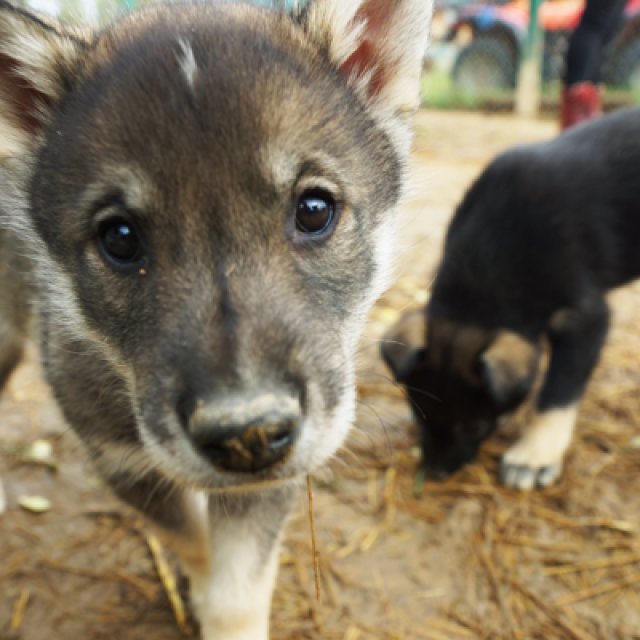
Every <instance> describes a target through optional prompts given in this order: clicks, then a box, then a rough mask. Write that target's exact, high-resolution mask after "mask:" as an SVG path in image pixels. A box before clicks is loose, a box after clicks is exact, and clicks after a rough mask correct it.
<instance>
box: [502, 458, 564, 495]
mask: <svg viewBox="0 0 640 640" xmlns="http://www.w3.org/2000/svg"><path fill="white" fill-rule="evenodd" d="M561 473H562V462H557V463H554V464H550V465H545V466H542V467H533V466H529V465H523V464H510V463H509V462H508V461H507V460H505V459H504V458H503V460H502V465H501V467H500V482H501V483H502V484H503V485H504V486H505V487H508V488H509V489H519V490H520V491H530V490H532V489H539V488H543V487H548V486H550V485H552V484H553V483H554V482H555V481H556V480H557V479H558V478H559V477H560V474H561Z"/></svg>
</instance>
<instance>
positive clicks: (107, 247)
mask: <svg viewBox="0 0 640 640" xmlns="http://www.w3.org/2000/svg"><path fill="white" fill-rule="evenodd" d="M98 247H99V248H100V252H101V253H102V255H103V257H104V258H105V259H106V261H107V262H108V263H109V264H110V265H111V266H113V267H116V268H120V269H122V268H125V269H127V268H130V267H136V266H138V265H139V263H140V261H141V258H142V241H141V239H140V236H139V234H138V232H137V231H136V229H135V227H134V226H133V224H132V223H131V222H129V221H128V220H126V219H125V218H122V217H113V218H109V219H107V220H103V221H102V222H101V223H100V226H99V227H98Z"/></svg>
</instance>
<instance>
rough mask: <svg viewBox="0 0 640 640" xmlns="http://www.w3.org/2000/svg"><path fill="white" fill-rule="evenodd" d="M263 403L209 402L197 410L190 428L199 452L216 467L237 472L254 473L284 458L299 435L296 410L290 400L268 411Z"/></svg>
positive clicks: (298, 419)
mask: <svg viewBox="0 0 640 640" xmlns="http://www.w3.org/2000/svg"><path fill="white" fill-rule="evenodd" d="M274 401H275V402H274V403H276V402H277V400H275V399H274ZM264 404H265V403H264V402H258V403H254V402H247V403H243V402H242V401H240V402H236V403H234V404H233V405H232V406H231V407H229V405H228V404H227V405H226V406H225V407H223V408H220V407H219V406H217V405H216V404H215V403H210V404H209V405H208V406H206V407H201V408H199V409H198V410H196V412H195V413H194V415H193V417H192V418H191V420H190V421H189V430H190V432H191V437H192V439H193V442H194V444H195V446H196V449H197V450H198V452H199V453H200V454H201V455H202V456H203V457H205V458H206V459H207V460H209V462H211V464H213V465H214V466H215V467H217V468H218V469H222V470H224V471H233V472H237V473H256V472H258V471H262V470H264V469H267V468H269V467H271V466H273V465H275V464H277V463H278V462H281V461H282V460H284V459H285V458H286V457H287V455H288V454H289V453H290V451H291V449H292V447H293V445H294V443H295V441H296V439H297V437H298V433H299V430H300V415H299V411H295V410H294V407H293V406H292V403H291V402H289V403H286V402H280V403H279V404H280V405H281V407H279V408H277V409H271V410H268V409H267V407H265V406H264ZM269 404H272V403H271V402H270V403H269ZM287 404H288V405H289V406H287ZM282 405H284V406H282ZM253 409H261V410H262V411H260V412H256V411H255V410H253ZM264 409H267V410H266V411H265V410H264ZM256 413H258V415H256Z"/></svg>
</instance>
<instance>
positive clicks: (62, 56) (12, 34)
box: [0, 21, 78, 99]
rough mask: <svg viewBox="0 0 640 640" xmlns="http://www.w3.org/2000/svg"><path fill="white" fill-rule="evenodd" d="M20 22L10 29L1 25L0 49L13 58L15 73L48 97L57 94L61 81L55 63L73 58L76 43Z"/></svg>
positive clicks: (56, 96)
mask: <svg viewBox="0 0 640 640" xmlns="http://www.w3.org/2000/svg"><path fill="white" fill-rule="evenodd" d="M16 22H17V21H16ZM20 26H22V28H15V29H14V30H12V31H9V29H8V28H7V26H5V25H3V28H0V53H3V54H5V55H6V56H8V57H10V58H12V59H14V60H16V65H15V73H16V74H17V75H19V76H21V77H22V78H24V80H26V81H27V83H28V84H29V85H30V86H32V87H33V88H34V89H36V90H37V91H39V92H41V93H43V94H44V95H46V96H47V97H49V98H53V99H55V98H58V97H59V95H60V91H61V83H60V78H59V76H58V73H57V69H56V65H58V64H60V62H62V61H65V60H67V61H69V60H73V59H75V57H76V55H77V48H78V45H77V43H75V42H74V41H73V40H71V39H70V38H65V37H63V36H58V35H57V34H55V33H51V34H50V33H48V32H45V31H41V32H36V31H35V30H34V29H30V28H24V25H20ZM5 30H6V31H7V32H5Z"/></svg>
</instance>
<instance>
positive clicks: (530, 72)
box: [516, 0, 544, 118]
mask: <svg viewBox="0 0 640 640" xmlns="http://www.w3.org/2000/svg"><path fill="white" fill-rule="evenodd" d="M541 4H542V0H529V28H528V29H527V37H526V41H525V43H524V48H523V51H522V60H521V62H520V70H519V73H518V87H517V91H516V113H517V114H518V115H520V116H525V117H530V118H531V117H534V116H536V115H537V114H538V110H539V108H540V94H541V87H540V85H541V84H542V49H543V44H544V43H543V34H542V30H541V29H540V23H539V21H538V14H539V10H540V5H541Z"/></svg>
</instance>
